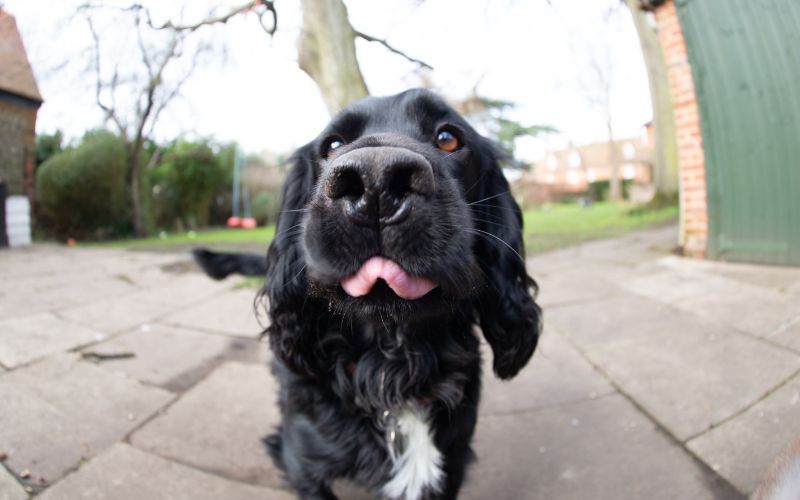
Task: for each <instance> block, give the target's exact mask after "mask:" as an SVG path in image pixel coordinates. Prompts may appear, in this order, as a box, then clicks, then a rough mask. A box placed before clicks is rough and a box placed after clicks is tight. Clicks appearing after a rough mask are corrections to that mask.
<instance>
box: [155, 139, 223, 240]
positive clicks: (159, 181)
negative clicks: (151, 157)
mask: <svg viewBox="0 0 800 500" xmlns="http://www.w3.org/2000/svg"><path fill="white" fill-rule="evenodd" d="M224 160H225V159H224V155H218V154H217V153H215V151H214V150H213V149H212V148H211V146H210V145H209V144H208V143H207V142H204V141H201V142H187V141H177V142H175V143H174V144H172V145H171V146H170V147H169V148H168V149H167V151H166V152H165V153H164V156H163V161H162V162H161V163H160V164H159V165H157V166H156V167H155V168H154V169H153V170H151V171H150V173H149V178H150V179H149V180H150V185H151V186H152V188H151V189H152V200H151V203H152V205H151V209H152V214H153V218H154V221H155V224H156V226H158V227H160V228H165V229H173V228H177V229H179V230H184V229H196V228H198V227H203V226H206V225H208V222H209V215H210V213H211V208H212V203H213V202H214V199H215V197H216V196H217V194H218V193H219V192H220V191H222V190H225V189H230V180H229V179H230V176H229V173H228V169H227V168H226V166H227V165H226V161H224Z"/></svg>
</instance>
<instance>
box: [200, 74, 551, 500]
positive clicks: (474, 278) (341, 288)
mask: <svg viewBox="0 0 800 500" xmlns="http://www.w3.org/2000/svg"><path fill="white" fill-rule="evenodd" d="M504 157H505V155H504V154H503V153H502V152H500V151H499V150H498V149H497V148H496V147H495V146H494V145H493V144H492V143H491V142H489V141H488V140H487V139H485V138H484V137H481V136H480V135H479V134H478V133H477V132H475V130H473V129H472V127H470V126H469V125H468V124H467V122H466V121H465V120H464V119H463V118H461V117H460V116H459V115H458V114H457V113H456V112H455V111H454V110H453V109H451V108H450V107H449V106H447V105H446V104H445V103H444V102H443V101H442V100H441V99H440V98H438V97H437V96H436V95H434V94H433V93H431V92H428V91H424V90H411V91H407V92H404V93H402V94H398V95H395V96H391V97H381V98H376V97H370V98H367V99H363V100H361V101H358V102H355V103H353V104H352V105H350V106H348V107H347V108H346V109H345V110H343V111H342V112H341V113H339V114H338V115H337V116H336V117H335V118H334V119H333V121H332V122H331V123H330V125H328V127H327V128H326V129H325V131H324V132H323V133H322V134H321V135H320V136H319V137H318V138H317V139H316V140H314V141H313V142H311V143H310V144H308V145H306V146H304V147H303V148H301V149H300V150H299V151H298V152H297V153H296V154H295V155H294V157H293V160H292V163H293V167H292V169H291V171H290V172H289V174H288V177H287V179H286V184H285V186H284V189H283V205H282V211H281V214H280V217H279V220H278V227H277V233H276V236H275V239H274V240H273V242H272V244H271V245H270V247H269V251H268V253H267V258H266V262H264V260H263V258H258V257H252V256H242V255H235V254H215V253H210V252H205V251H198V252H197V253H196V257H197V260H198V261H199V262H200V263H201V265H202V266H203V267H204V268H205V269H206V271H207V272H208V273H209V274H211V275H212V276H215V277H217V278H220V277H224V276H226V275H227V274H229V273H232V272H240V273H244V274H258V273H261V272H262V271H265V274H266V284H265V286H264V290H263V293H264V294H265V295H266V297H267V299H268V304H269V306H268V309H269V318H270V326H269V327H268V328H267V331H266V332H265V333H267V334H268V335H269V340H270V345H271V348H272V350H273V352H274V354H275V362H274V366H273V371H274V373H275V375H276V377H277V378H278V380H279V381H280V384H281V391H280V398H279V400H280V407H281V412H282V416H283V419H282V424H281V426H280V427H279V428H278V429H277V432H276V433H275V434H273V435H271V436H269V437H267V438H266V440H265V441H266V443H267V447H268V449H269V451H270V454H271V455H272V457H273V459H274V461H275V463H276V464H277V466H278V467H280V468H281V469H282V470H283V471H284V472H285V475H286V478H287V479H288V481H289V482H290V483H291V484H292V485H293V486H294V488H295V489H296V490H297V492H298V494H299V495H300V497H302V498H305V499H311V498H314V499H316V498H320V499H322V498H324V499H329V498H335V497H334V495H333V493H332V490H331V484H332V482H333V480H334V479H336V478H349V479H351V480H354V481H356V482H358V483H361V484H363V485H365V486H366V487H367V488H369V489H370V490H371V491H372V492H373V493H375V494H376V495H379V496H383V497H388V498H402V499H407V500H417V499H434V498H455V497H456V496H457V494H458V491H459V488H460V487H461V483H462V481H463V479H464V475H465V470H466V467H467V465H468V463H469V462H470V461H471V460H472V458H473V453H472V450H471V448H470V440H471V437H472V434H473V432H474V430H475V424H476V420H477V415H478V399H479V394H480V375H481V368H480V353H479V340H478V338H477V336H476V333H475V326H476V325H480V330H481V331H482V332H483V335H484V336H485V338H486V340H487V341H488V342H489V344H490V345H491V347H492V350H493V353H494V363H493V366H494V372H495V373H496V374H497V376H499V377H500V378H503V379H508V378H511V377H513V376H514V375H516V374H517V372H519V370H520V369H521V368H522V367H523V366H525V364H526V363H527V362H528V360H529V358H530V357H531V355H532V354H533V351H534V349H535V347H536V342H537V339H538V336H539V332H540V329H541V312H540V309H539V307H538V306H537V305H536V303H535V302H534V300H533V296H532V294H533V295H535V292H536V284H535V282H534V281H533V279H531V278H530V277H529V276H528V274H527V273H526V270H525V263H524V260H523V256H524V249H523V242H522V235H521V229H522V227H521V226H522V218H521V214H520V210H519V207H518V206H517V204H516V203H515V202H514V199H513V198H512V196H511V194H510V192H509V187H508V183H507V181H506V179H505V177H504V176H503V173H502V171H501V169H500V166H499V164H498V162H499V161H501V160H503V159H504Z"/></svg>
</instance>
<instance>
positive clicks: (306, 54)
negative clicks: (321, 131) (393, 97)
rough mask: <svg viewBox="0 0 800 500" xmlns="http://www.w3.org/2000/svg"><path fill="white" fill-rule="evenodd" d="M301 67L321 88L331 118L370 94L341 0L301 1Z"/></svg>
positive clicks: (299, 60) (299, 51)
mask: <svg viewBox="0 0 800 500" xmlns="http://www.w3.org/2000/svg"><path fill="white" fill-rule="evenodd" d="M301 5H302V9H303V30H302V32H301V34H300V39H299V41H298V62H299V64H300V68H301V69H302V70H303V71H305V72H306V73H307V74H308V76H310V77H311V78H312V79H313V80H314V82H315V83H316V84H317V87H319V90H320V92H321V93H322V99H323V100H324V101H325V105H326V106H327V108H328V112H329V113H330V114H331V115H334V114H336V113H337V112H338V111H339V110H340V109H342V108H343V107H344V106H346V105H347V104H348V103H350V102H352V101H354V100H356V99H360V98H362V97H366V96H367V95H369V91H368V90H367V84H366V83H365V82H364V77H363V75H362V74H361V69H360V68H359V66H358V60H357V59H356V44H355V34H354V33H353V27H352V26H351V25H350V21H349V19H348V18H347V9H346V8H345V6H344V3H343V2H342V0H302V1H301Z"/></svg>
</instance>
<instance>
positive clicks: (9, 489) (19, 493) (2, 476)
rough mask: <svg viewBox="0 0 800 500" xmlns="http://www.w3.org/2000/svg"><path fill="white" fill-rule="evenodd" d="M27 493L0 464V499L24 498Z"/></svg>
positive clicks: (23, 499)
mask: <svg viewBox="0 0 800 500" xmlns="http://www.w3.org/2000/svg"><path fill="white" fill-rule="evenodd" d="M26 498H28V494H27V493H26V492H25V488H23V487H22V485H21V484H19V483H18V482H17V480H16V479H14V476H12V475H11V474H10V473H9V472H8V471H7V470H6V469H5V468H4V467H3V466H2V465H0V500H25V499H26Z"/></svg>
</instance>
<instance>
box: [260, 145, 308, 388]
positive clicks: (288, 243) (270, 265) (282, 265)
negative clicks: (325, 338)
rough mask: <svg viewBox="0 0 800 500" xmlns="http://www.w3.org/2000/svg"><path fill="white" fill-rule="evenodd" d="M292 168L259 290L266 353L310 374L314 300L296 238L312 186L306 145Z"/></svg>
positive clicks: (293, 369) (293, 162)
mask: <svg viewBox="0 0 800 500" xmlns="http://www.w3.org/2000/svg"><path fill="white" fill-rule="evenodd" d="M290 162H291V164H292V167H291V170H290V171H289V173H288V175H287V177H286V181H285V182H284V185H283V193H282V201H281V210H280V213H279V215H278V223H277V225H276V228H275V238H274V239H273V240H272V243H271V244H270V247H269V250H268V251H267V273H266V280H265V285H264V289H263V291H262V295H265V296H266V297H267V299H268V301H269V313H270V319H271V324H270V325H269V327H268V328H267V330H266V332H265V333H266V334H269V339H270V344H271V347H272V352H273V353H275V355H276V356H277V357H278V358H280V359H281V361H283V362H284V363H285V364H286V366H287V367H288V368H289V369H290V370H292V371H295V372H298V373H304V374H311V373H313V372H314V367H312V366H310V365H309V363H310V360H311V359H313V356H311V355H308V352H309V350H310V349H312V346H311V341H312V340H313V338H314V335H315V331H316V330H315V328H314V322H315V321H316V317H317V314H316V311H315V310H314V309H315V308H316V307H317V305H316V302H315V301H313V300H312V301H306V300H305V299H306V289H307V288H308V281H307V280H306V277H305V272H304V271H305V259H304V256H303V249H302V246H301V243H300V238H301V232H302V231H301V229H300V228H301V224H302V221H303V215H304V213H305V210H304V209H305V207H306V205H307V204H308V202H309V199H310V197H311V194H312V193H313V191H314V154H313V147H312V145H311V144H309V145H306V146H304V147H302V148H300V149H299V150H298V151H297V152H296V153H295V154H294V155H293V156H292V158H291V160H290Z"/></svg>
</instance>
